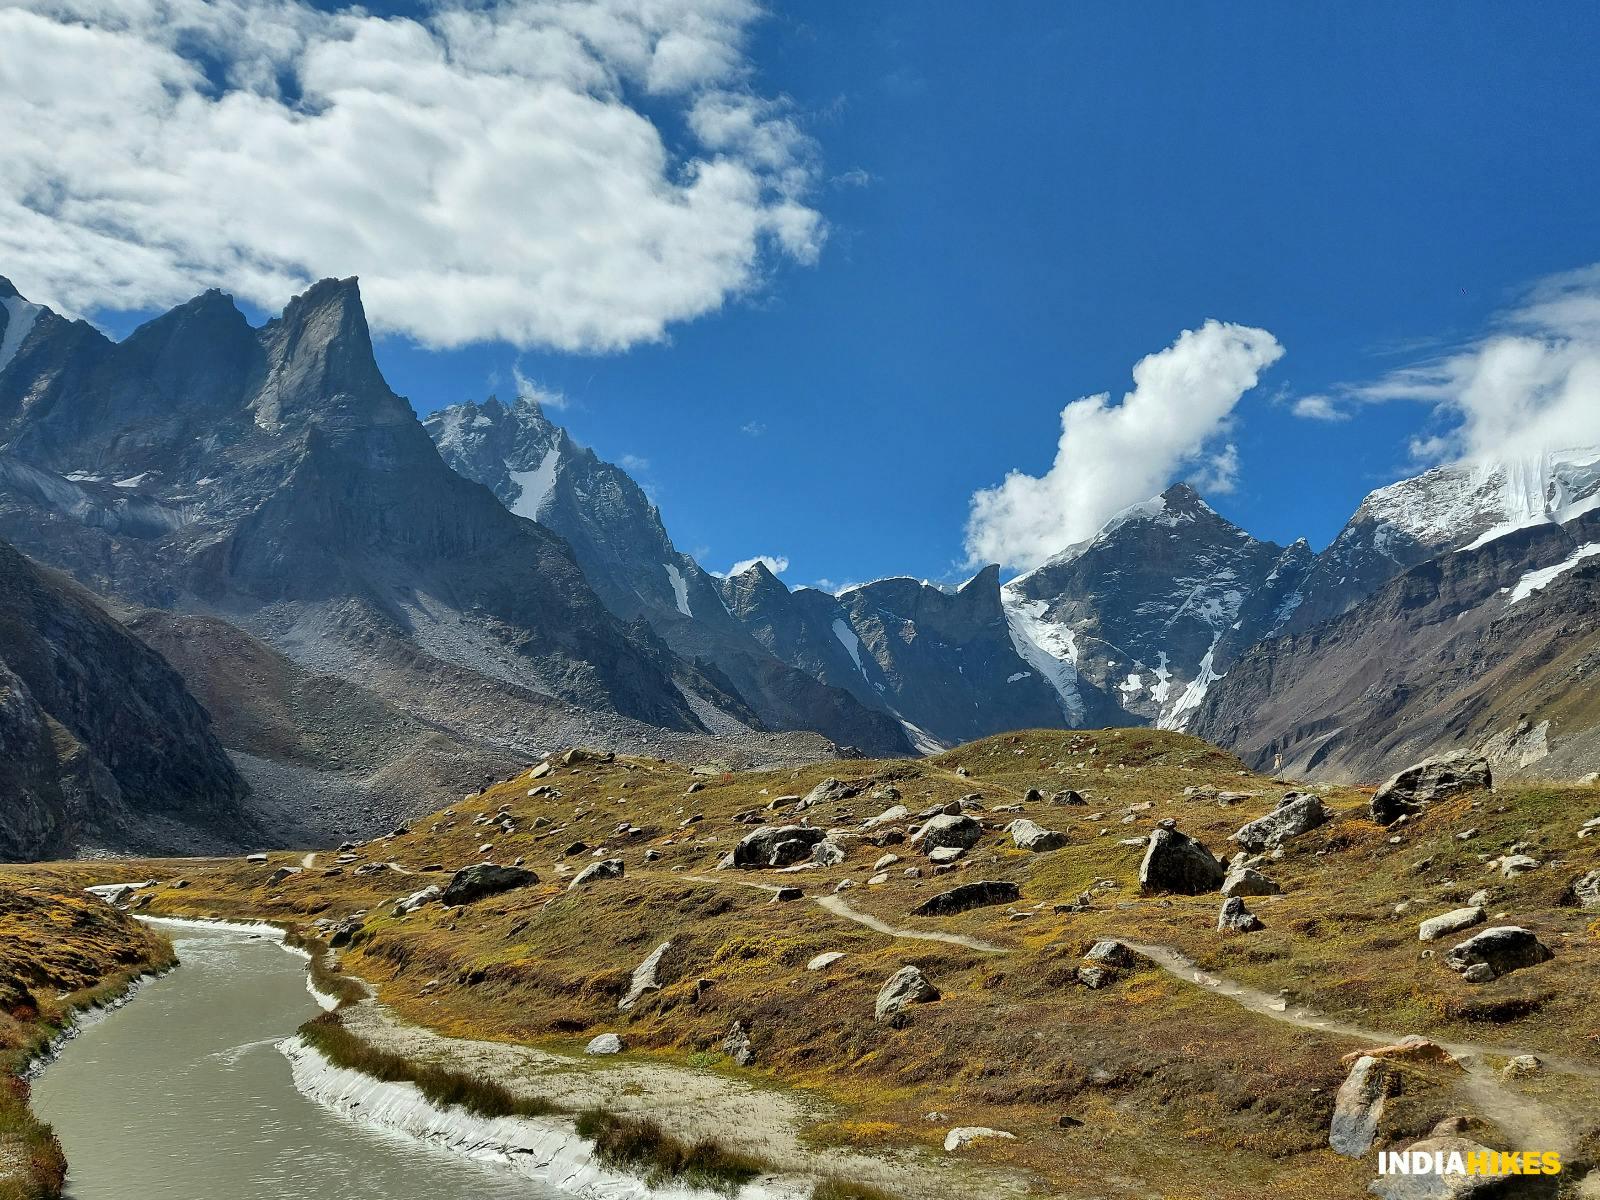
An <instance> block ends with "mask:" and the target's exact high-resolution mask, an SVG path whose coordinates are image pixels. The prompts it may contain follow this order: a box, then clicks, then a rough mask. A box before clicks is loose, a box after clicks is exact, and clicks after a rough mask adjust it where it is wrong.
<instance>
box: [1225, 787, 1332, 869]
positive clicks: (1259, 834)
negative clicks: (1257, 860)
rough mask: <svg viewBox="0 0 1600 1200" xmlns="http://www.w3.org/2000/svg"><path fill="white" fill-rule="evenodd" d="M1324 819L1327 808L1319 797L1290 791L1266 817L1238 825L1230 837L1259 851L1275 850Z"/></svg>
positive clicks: (1323, 823) (1250, 848)
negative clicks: (1237, 828)
mask: <svg viewBox="0 0 1600 1200" xmlns="http://www.w3.org/2000/svg"><path fill="white" fill-rule="evenodd" d="M1327 821H1328V811H1327V809H1325V808H1323V807H1322V800H1321V798H1319V797H1317V796H1314V795H1312V794H1311V793H1310V792H1290V793H1288V794H1287V795H1285V796H1284V798H1283V799H1282V800H1279V801H1278V807H1277V808H1275V809H1273V810H1272V811H1271V812H1269V813H1268V814H1267V815H1266V816H1264V817H1257V818H1256V819H1255V820H1254V821H1251V822H1250V823H1249V824H1247V825H1244V826H1241V827H1240V828H1239V830H1238V831H1237V832H1235V833H1234V834H1233V836H1232V838H1231V840H1232V841H1235V842H1238V843H1239V845H1240V846H1242V847H1244V848H1245V849H1246V850H1249V851H1250V852H1251V853H1253V854H1259V853H1261V852H1262V851H1263V850H1276V849H1277V848H1278V847H1279V846H1281V845H1283V844H1284V843H1285V842H1287V841H1289V840H1290V839H1291V838H1297V837H1299V836H1300V835H1301V834H1302V833H1309V832H1310V831H1311V830H1313V829H1315V828H1317V826H1319V825H1325V824H1327Z"/></svg>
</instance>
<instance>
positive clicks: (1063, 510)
mask: <svg viewBox="0 0 1600 1200" xmlns="http://www.w3.org/2000/svg"><path fill="white" fill-rule="evenodd" d="M1282 354H1283V347H1282V346H1280V345H1279V344H1278V341H1277V339H1276V338H1274V337H1273V336H1272V335H1271V334H1270V333H1268V332H1267V331H1266V330H1264V329H1253V328H1251V327H1249V326H1245V325H1233V324H1225V323H1223V322H1220V321H1207V322H1206V323H1205V324H1204V325H1202V326H1201V327H1200V328H1199V329H1190V330H1186V331H1185V332H1184V333H1182V334H1180V335H1179V337H1178V340H1177V341H1175V342H1174V343H1173V344H1172V345H1171V346H1169V347H1167V348H1166V349H1165V350H1161V351H1158V352H1157V353H1155V354H1151V355H1148V356H1146V357H1145V358H1142V359H1140V360H1139V362H1138V363H1137V364H1135V366H1134V368H1133V385H1134V386H1133V390H1132V391H1131V392H1128V393H1127V394H1126V395H1124V396H1123V397H1122V400H1121V402H1120V403H1115V404H1114V403H1112V400H1111V396H1110V394H1109V393H1101V394H1100V395H1098V396H1086V397H1084V398H1083V399H1081V400H1074V401H1073V402H1072V403H1071V404H1069V405H1067V406H1066V408H1064V409H1062V410H1061V438H1060V441H1059V442H1058V443H1057V446H1056V457H1055V463H1054V464H1053V465H1052V466H1051V468H1050V469H1049V470H1048V471H1047V472H1045V474H1044V475H1042V476H1033V475H1027V474H1024V473H1023V472H1021V471H1012V472H1011V473H1010V474H1008V475H1007V476H1006V478H1005V482H1003V483H1001V484H1000V485H999V486H997V487H993V488H987V489H984V490H982V491H979V492H978V493H976V494H975V495H974V496H973V497H972V511H971V515H970V516H969V518H968V522H967V553H968V555H969V557H970V561H971V562H972V563H973V564H977V563H983V562H998V563H1002V564H1005V565H1008V566H1015V567H1020V568H1024V569H1026V568H1029V567H1033V566H1037V565H1038V564H1039V563H1041V562H1043V561H1044V560H1045V559H1047V558H1049V557H1050V556H1051V555H1052V554H1055V553H1057V552H1059V551H1061V550H1063V549H1065V548H1066V547H1067V546H1070V545H1072V544H1073V543H1075V542H1080V541H1083V540H1084V539H1086V538H1088V537H1091V536H1092V535H1093V534H1094V533H1095V531H1096V530H1098V529H1099V528H1100V526H1101V525H1103V524H1104V523H1105V521H1106V519H1107V518H1108V517H1110V516H1112V515H1113V514H1114V513H1116V512H1117V511H1118V510H1120V509H1122V508H1126V507H1127V506H1128V505H1129V504H1133V503H1136V502H1138V501H1140V500H1145V499H1148V498H1149V497H1150V496H1152V495H1155V494H1156V493H1157V492H1160V491H1161V490H1162V489H1163V488H1165V487H1166V485H1167V484H1168V483H1170V482H1171V481H1172V480H1173V478H1174V477H1175V476H1177V475H1178V474H1179V473H1181V472H1184V471H1190V472H1193V477H1194V478H1195V480H1196V482H1197V483H1200V484H1201V485H1203V486H1207V487H1209V488H1210V489H1211V490H1213V491H1215V490H1227V489H1229V488H1231V487H1232V486H1233V481H1234V478H1235V476H1236V475H1237V473H1238V466H1239V462H1238V451H1237V450H1236V449H1235V447H1234V446H1232V445H1231V444H1228V445H1221V446H1218V445H1217V442H1218V440H1219V438H1220V436H1221V435H1223V434H1224V433H1225V432H1226V430H1227V426H1228V420H1229V418H1230V416H1231V415H1232V413H1233V410H1234V406H1235V405H1236V404H1238V402H1239V398H1240V397H1241V396H1243V395H1244V393H1245V392H1247V391H1249V390H1250V389H1251V388H1253V387H1255V385H1256V381H1257V380H1258V379H1259V378H1260V375H1261V372H1262V371H1264V370H1265V369H1266V368H1267V367H1269V366H1271V365H1272V364H1273V363H1274V362H1276V361H1277V360H1278V359H1279V358H1280V357H1281V356H1282Z"/></svg>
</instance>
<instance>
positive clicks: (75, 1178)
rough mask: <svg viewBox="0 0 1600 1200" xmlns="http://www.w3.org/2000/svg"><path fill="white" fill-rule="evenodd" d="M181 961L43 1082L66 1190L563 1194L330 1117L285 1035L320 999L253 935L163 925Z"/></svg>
mask: <svg viewBox="0 0 1600 1200" xmlns="http://www.w3.org/2000/svg"><path fill="white" fill-rule="evenodd" d="M166 932H168V933H169V934H170V935H171V936H172V939H173V942H174V944H175V945H176V946H177V950H178V958H179V961H180V963H181V964H182V965H181V966H180V967H179V968H178V969H177V970H176V971H173V972H172V973H170V974H168V975H166V976H164V977H162V978H161V979H157V980H153V981H151V982H148V983H146V984H145V985H144V987H143V988H141V990H140V992H139V994H138V996H136V997H135V998H134V999H133V1000H132V1001H131V1002H130V1003H128V1004H127V1005H125V1006H124V1007H122V1008H119V1009H117V1010H116V1011H114V1012H111V1013H110V1014H108V1015H106V1016H105V1017H104V1018H103V1019H100V1020H97V1021H94V1022H92V1023H90V1024H88V1025H87V1026H86V1027H85V1028H84V1029H83V1030H82V1031H80V1033H79V1034H78V1036H77V1037H76V1038H74V1039H72V1040H71V1041H70V1042H68V1043H67V1045H66V1046H65V1047H64V1048H63V1050H62V1053H61V1057H60V1058H59V1060H58V1061H56V1062H54V1063H52V1064H51V1065H50V1066H48V1067H47V1068H46V1069H45V1071H44V1072H43V1074H42V1075H41V1076H40V1077H39V1078H38V1079H37V1080H35V1081H34V1086H33V1104H34V1109H35V1111H36V1112H37V1113H38V1114H39V1115H40V1117H42V1118H43V1119H44V1120H46V1121H49V1122H50V1124H51V1125H53V1126H54V1127H55V1130H56V1133H57V1135H58V1136H59V1137H60V1138H61V1142H62V1145H63V1146H64V1147H65V1148H66V1152H67V1160H68V1163H69V1164H70V1173H69V1175H68V1177H67V1193H66V1194H67V1196H68V1197H69V1200H456V1198H457V1197H459V1198H461V1200H467V1198H469V1197H470V1200H511V1198H512V1197H516V1198H517V1200H554V1198H556V1197H559V1196H560V1195H561V1193H560V1192H557V1191H555V1190H553V1189H552V1188H550V1187H548V1186H546V1185H542V1184H539V1183H536V1182H533V1181H531V1180H528V1179H526V1178H524V1177H522V1176H519V1175H515V1174H513V1173H512V1172H511V1171H510V1170H508V1169H506V1168H503V1167H499V1166H497V1165H495V1164H493V1163H487V1162H477V1161H473V1160H471V1159H466V1158H463V1157H461V1156H459V1155H456V1154H453V1153H450V1152H448V1151H445V1150H441V1149H438V1148H435V1147H433V1146H430V1145H428V1144H426V1143H423V1142H419V1141H416V1140H414V1139H411V1138H408V1137H404V1136H402V1135H399V1134H394V1133H390V1132H386V1131H382V1130H378V1129H374V1128H371V1127H368V1126H366V1125H363V1124H360V1123H358V1122H353V1121H350V1120H347V1119H345V1118H343V1117H340V1116H337V1115H335V1114H333V1113H331V1112H329V1111H328V1110H327V1109H325V1108H323V1107H322V1106H320V1105H318V1104H316V1103H314V1102H312V1101H310V1100H308V1099H306V1098H305V1097H304V1096H302V1095H301V1094H300V1093H299V1092H298V1091H296V1090H295V1087H294V1083H293V1080H292V1079H291V1077H290V1071H289V1063H288V1060H286V1059H285V1058H284V1056H283V1055H282V1054H281V1053H280V1052H279V1051H278V1049H277V1046H276V1043H277V1042H279V1041H280V1040H282V1039H283V1038H285V1037H287V1036H288V1035H289V1034H291V1033H293V1032H294V1030H295V1029H296V1027H298V1026H299V1025H300V1024H301V1023H302V1022H304V1021H305V1020H306V1019H307V1018H309V1017H313V1016H315V1015H316V1014H317V1013H318V1012H319V1011H320V1009H319V1008H318V1007H317V1005H316V1002H315V1001H314V1000H313V999H312V998H311V995H310V994H309V993H308V992H307V990H306V983H305V978H306V977H305V961H304V959H302V958H300V957H298V956H296V955H293V954H290V953H288V952H287V951H285V950H284V948H283V947H282V946H281V945H279V944H278V943H277V942H275V941H273V940H271V939H269V938H266V937H262V936H260V935H257V934H248V933H238V932H229V931H222V930H211V929H188V928H182V927H177V928H174V927H170V926H169V927H167V928H166Z"/></svg>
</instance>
